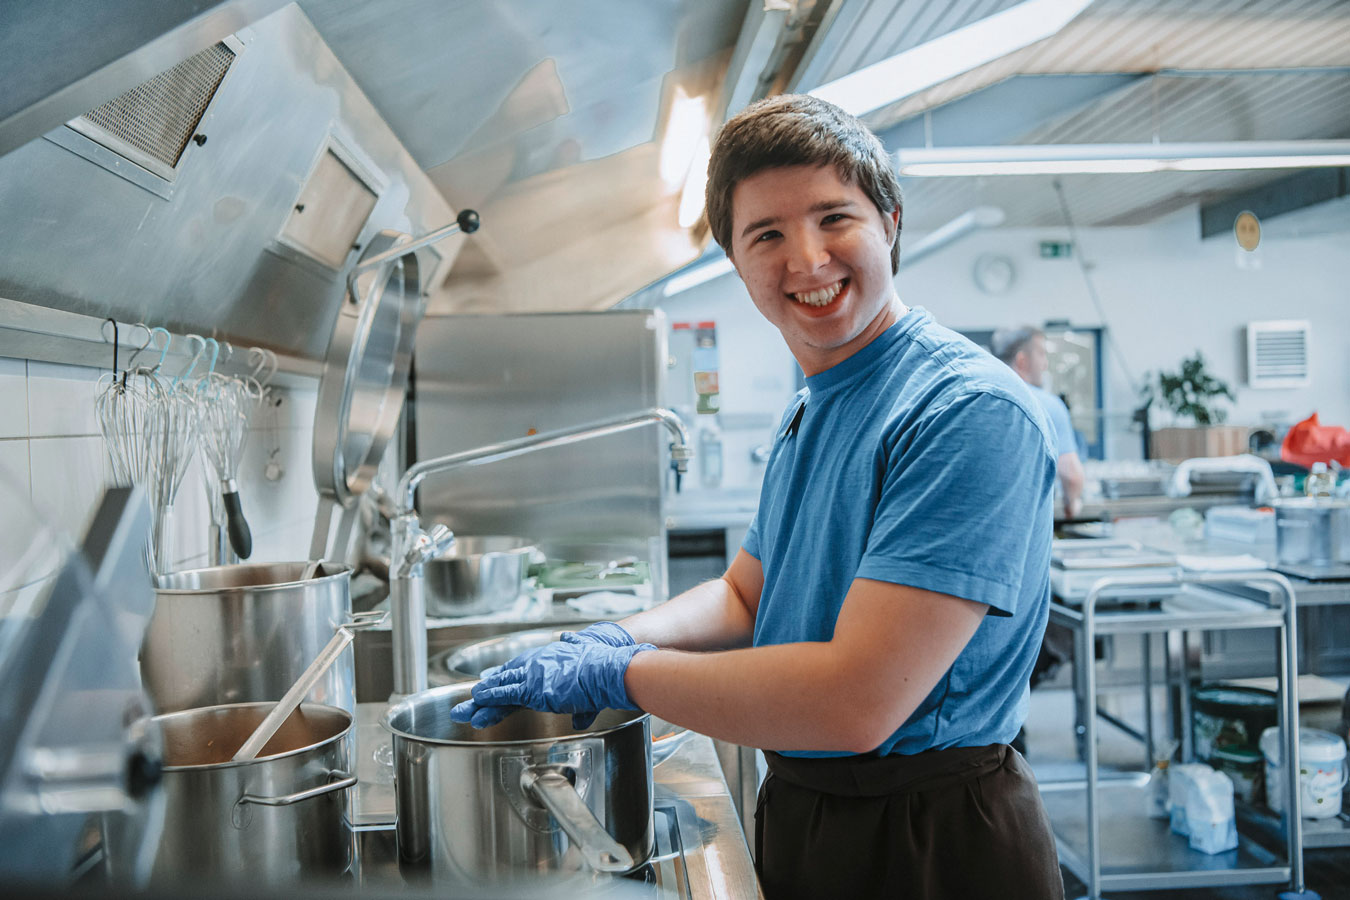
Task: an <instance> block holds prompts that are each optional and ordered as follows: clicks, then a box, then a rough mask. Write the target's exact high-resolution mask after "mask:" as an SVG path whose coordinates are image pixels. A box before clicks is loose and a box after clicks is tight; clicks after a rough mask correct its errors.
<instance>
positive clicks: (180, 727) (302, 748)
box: [151, 703, 356, 887]
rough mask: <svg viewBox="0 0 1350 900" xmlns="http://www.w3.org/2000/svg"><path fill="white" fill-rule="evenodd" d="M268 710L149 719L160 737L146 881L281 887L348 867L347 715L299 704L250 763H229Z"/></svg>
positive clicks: (210, 710) (217, 709)
mask: <svg viewBox="0 0 1350 900" xmlns="http://www.w3.org/2000/svg"><path fill="white" fill-rule="evenodd" d="M272 706H273V704H271V703H239V704H231V705H224V706H212V707H207V708H205V709H190V710H184V711H180V712H175V713H169V714H167V715H161V716H157V717H155V719H154V721H155V722H156V723H157V724H158V725H159V726H160V727H161V728H162V730H163V734H164V779H163V788H164V800H165V813H164V831H163V834H162V836H161V837H160V841H159V846H158V849H157V851H156V853H155V862H154V868H153V870H152V873H151V880H152V882H156V883H159V884H161V885H168V884H173V883H180V884H184V885H187V884H189V883H190V884H191V885H194V886H196V887H200V885H201V884H203V883H206V882H209V881H235V882H247V883H249V884H290V883H293V882H296V881H299V880H301V879H305V880H312V879H314V878H316V877H318V878H322V877H330V878H331V877H337V876H340V875H341V874H342V873H343V872H344V871H345V870H346V869H347V867H348V866H349V865H350V863H351V858H352V843H353V842H352V833H351V826H350V825H349V824H348V820H347V815H346V811H347V794H346V789H347V788H349V787H351V786H352V785H354V784H356V778H355V777H353V776H351V775H349V774H347V773H348V772H349V771H351V769H350V764H349V754H350V752H351V750H350V746H349V740H350V734H351V727H352V717H351V714H350V713H348V712H347V711H346V710H341V709H337V708H336V707H332V706H320V705H318V704H311V703H306V704H304V705H302V706H301V707H300V708H299V709H298V710H297V711H296V712H295V713H293V714H292V715H291V716H290V717H289V718H288V719H287V720H286V722H285V723H284V724H283V725H282V726H281V729H280V730H279V731H278V732H277V733H276V734H275V735H273V737H272V739H271V740H269V741H268V742H267V744H266V745H265V746H264V747H263V749H262V752H261V753H260V754H259V755H258V757H257V758H256V759H252V760H248V761H243V762H232V761H231V760H230V757H231V756H233V755H234V752H235V751H236V750H238V749H239V747H240V745H241V744H243V742H244V739H245V738H247V737H248V736H249V735H250V734H252V733H253V729H254V728H256V727H257V726H258V723H259V722H261V721H262V719H263V717H264V716H265V715H267V712H268V710H270V709H271V708H272Z"/></svg>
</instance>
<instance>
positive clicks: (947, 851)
mask: <svg viewBox="0 0 1350 900" xmlns="http://www.w3.org/2000/svg"><path fill="white" fill-rule="evenodd" d="M765 756H766V757H767V758H768V762H769V774H768V776H767V777H766V778H765V779H764V784H763V785H762V786H761V787H760V791H759V805H758V807H757V809H756V810H755V868H756V869H757V870H758V872H759V877H760V883H761V884H762V885H763V888H764V895H765V897H766V898H767V900H795V898H802V900H820V898H828V897H848V898H867V897H885V898H899V900H981V898H986V897H988V898H991V900H992V898H997V900H1062V898H1063V897H1064V884H1063V881H1062V880H1061V878H1060V873H1059V860H1058V856H1057V854H1056V852H1055V839H1054V836H1053V834H1052V833H1051V831H1050V820H1049V818H1048V817H1047V816H1046V813H1045V807H1044V806H1043V805H1042V804H1041V797H1040V793H1039V791H1038V790H1037V788H1036V780H1035V778H1034V777H1033V776H1032V774H1031V767H1030V766H1028V765H1027V763H1026V760H1024V759H1023V758H1022V757H1021V755H1020V754H1018V753H1017V751H1015V750H1013V749H1012V748H1011V747H1009V746H1007V745H1006V744H993V745H991V746H988V747H953V748H950V749H947V750H933V751H929V752H927V753H920V754H916V755H914V756H887V757H866V756H853V757H840V758H831V759H801V758H797V757H788V756H780V755H778V754H776V753H766V754H765Z"/></svg>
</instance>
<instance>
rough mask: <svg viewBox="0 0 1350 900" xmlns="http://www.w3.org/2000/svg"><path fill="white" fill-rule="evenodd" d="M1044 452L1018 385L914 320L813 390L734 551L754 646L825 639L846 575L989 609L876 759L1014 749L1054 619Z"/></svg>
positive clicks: (794, 411)
mask: <svg viewBox="0 0 1350 900" xmlns="http://www.w3.org/2000/svg"><path fill="white" fill-rule="evenodd" d="M1052 440H1053V435H1052V433H1051V431H1050V426H1049V423H1048V422H1047V421H1046V420H1045V415H1044V413H1043V412H1042V411H1041V410H1040V408H1039V407H1038V406H1037V405H1036V402H1035V401H1034V400H1032V399H1031V395H1030V393H1029V392H1028V391H1027V388H1026V385H1025V384H1023V383H1022V381H1021V379H1019V378H1018V377H1017V376H1016V375H1015V374H1014V373H1013V371H1012V370H1011V369H1009V368H1008V367H1007V366H1005V365H1004V364H1003V363H1001V362H999V361H998V360H996V359H994V358H993V357H992V356H990V355H988V354H987V353H985V352H984V351H983V350H981V349H979V348H978V347H976V346H975V345H974V344H972V343H971V342H970V341H968V340H966V339H965V338H963V337H961V336H960V335H958V334H956V333H955V332H953V331H950V330H948V329H946V328H943V327H942V326H940V325H938V324H937V323H935V322H934V321H933V318H932V316H930V315H929V314H928V313H927V312H925V311H924V310H922V309H918V308H916V309H912V310H910V311H909V312H908V313H907V314H906V315H905V316H904V317H903V318H901V319H900V321H898V322H896V323H895V324H894V325H893V326H891V327H890V328H889V329H887V330H886V331H885V332H884V333H883V334H881V335H880V336H878V337H877V338H876V340H874V341H872V343H870V344H868V345H867V346H866V347H864V348H863V349H861V350H859V351H858V352H857V353H855V354H854V355H853V356H851V357H849V358H848V359H846V360H844V361H843V362H841V363H839V364H838V365H836V366H834V367H832V368H830V369H827V370H825V371H824V372H820V373H819V374H816V375H812V376H810V377H809V378H807V379H806V388H805V389H803V390H802V392H801V393H800V394H798V395H797V398H796V399H795V400H794V401H793V403H792V404H791V405H790V406H789V407H788V410H787V413H786V414H785V415H784V417H783V421H782V424H781V425H780V427H779V430H778V437H777V440H776V441H775V442H774V447H773V452H772V454H771V455H770V457H769V462H768V467H767V469H766V471H765V474H764V486H763V488H762V489H761V491H760V503H759V510H758V512H757V513H756V514H755V519H754V521H753V522H752V523H751V525H750V529H749V531H748V532H747V533H746V536H745V541H744V545H743V546H744V548H745V551H746V552H747V553H749V554H750V555H751V556H753V557H755V558H756V559H758V560H759V561H760V563H761V565H762V567H763V570H764V589H763V591H762V592H761V594H760V600H759V611H758V614H757V615H756V617H755V635H754V643H755V646H757V647H758V646H764V645H771V644H786V643H794V642H798V641H828V640H830V639H831V637H833V635H834V624H835V620H836V619H837V617H838V615H839V610H840V607H841V606H842V605H843V601H844V595H845V594H846V593H848V589H849V587H850V585H851V584H852V583H853V580H854V579H855V578H869V579H873V580H877V581H889V582H892V583H895V584H905V585H910V586H913V587H918V588H924V589H926V590H930V591H940V592H942V593H944V594H951V595H954V596H957V597H963V598H966V599H968V600H974V601H978V602H980V603H985V604H988V606H989V613H990V614H989V615H986V616H985V617H984V619H983V621H982V622H981V624H980V626H979V628H978V629H977V630H976V632H975V635H974V637H972V638H971V640H970V643H969V644H967V645H966V647H965V649H963V650H962V651H961V653H960V655H958V656H957V658H956V661H955V662H954V663H953V664H952V667H951V668H950V669H949V670H948V671H947V673H946V674H945V675H944V676H943V677H942V680H941V681H939V682H938V684H937V686H936V687H935V688H934V689H933V691H932V692H931V693H930V694H929V695H928V696H927V697H926V698H925V699H924V701H923V702H922V703H921V704H920V705H919V708H918V709H917V710H915V712H914V714H913V715H912V716H910V718H909V720H908V721H906V722H905V723H904V725H902V726H901V727H900V728H899V729H898V730H897V731H896V732H895V733H894V734H893V735H891V737H890V738H888V739H887V740H886V741H885V742H884V743H883V744H882V745H881V746H880V747H878V748H877V749H876V750H875V751H874V753H875V754H878V755H887V754H915V753H921V752H923V751H925V750H931V749H941V748H945V747H970V746H983V745H987V744H993V743H1006V742H1008V741H1011V740H1012V739H1013V737H1015V736H1016V734H1017V729H1018V728H1020V727H1021V724H1022V721H1023V720H1024V719H1025V718H1026V706H1027V698H1028V695H1029V690H1028V679H1029V678H1030V675H1031V667H1032V664H1033V663H1034V662H1035V660H1036V654H1037V652H1038V651H1039V649H1040V644H1041V635H1042V634H1043V633H1044V631H1045V623H1046V618H1047V617H1048V615H1049V604H1050V537H1051V527H1052V509H1051V502H1052V496H1053V495H1052V490H1053V485H1054V478H1055V456H1054V455H1053V450H1052ZM788 755H790V756H848V755H850V754H847V753H841V752H832V751H808V752H791V753H789V754H788Z"/></svg>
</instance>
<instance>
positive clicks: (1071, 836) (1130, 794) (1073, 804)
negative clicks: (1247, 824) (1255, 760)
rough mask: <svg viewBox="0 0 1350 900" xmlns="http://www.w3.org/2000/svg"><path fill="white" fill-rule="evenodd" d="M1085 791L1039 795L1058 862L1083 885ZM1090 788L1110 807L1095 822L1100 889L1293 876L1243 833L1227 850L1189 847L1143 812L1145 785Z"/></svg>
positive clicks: (1270, 880) (1263, 880)
mask: <svg viewBox="0 0 1350 900" xmlns="http://www.w3.org/2000/svg"><path fill="white" fill-rule="evenodd" d="M1085 790H1086V788H1083V789H1078V790H1057V791H1053V792H1047V793H1045V794H1043V795H1042V799H1043V800H1044V802H1045V808H1046V811H1047V812H1048V813H1049V814H1050V819H1051V821H1052V822H1053V823H1054V826H1055V838H1056V843H1057V844H1058V847H1059V860H1060V862H1061V863H1063V864H1064V865H1065V866H1067V867H1068V869H1069V871H1071V872H1073V873H1074V875H1075V876H1077V877H1078V878H1079V879H1080V880H1082V881H1083V882H1087V880H1088V874H1089V861H1088V850H1087V814H1086V802H1085V800H1086V798H1085V796H1084V794H1085ZM1097 793H1098V798H1099V802H1101V804H1102V805H1103V806H1104V807H1105V808H1107V809H1109V810H1110V811H1111V814H1110V815H1109V816H1107V817H1106V818H1104V819H1102V822H1101V845H1102V846H1103V847H1105V848H1108V849H1107V852H1106V853H1104V854H1103V858H1102V863H1101V879H1100V882H1099V885H1100V888H1101V889H1102V890H1121V891H1127V890H1133V891H1146V890H1156V889H1160V888H1169V889H1172V888H1183V887H1219V886H1228V885H1239V884H1283V883H1287V882H1289V881H1290V880H1291V878H1292V872H1291V870H1290V867H1289V865H1288V864H1287V863H1285V862H1283V861H1281V860H1280V859H1278V858H1277V857H1276V856H1275V855H1274V854H1272V853H1271V852H1270V851H1269V850H1267V849H1266V848H1265V847H1264V846H1262V845H1261V844H1260V843H1258V842H1257V841H1255V840H1252V839H1251V838H1250V837H1248V836H1247V835H1246V834H1244V833H1242V832H1239V834H1238V846H1237V848H1236V849H1234V850H1228V851H1226V852H1224V853H1216V854H1208V853H1201V852H1200V851H1199V850H1192V849H1191V847H1190V845H1189V843H1188V842H1187V840H1186V838H1185V837H1183V836H1181V835H1179V834H1175V833H1174V832H1173V831H1172V830H1171V828H1170V826H1169V824H1168V822H1167V820H1166V819H1152V818H1148V817H1147V816H1146V815H1145V814H1144V809H1145V806H1146V803H1147V800H1148V787H1147V785H1145V786H1143V787H1140V786H1138V785H1134V784H1121V783H1118V782H1114V783H1112V782H1102V783H1101V784H1099V785H1098V788H1097Z"/></svg>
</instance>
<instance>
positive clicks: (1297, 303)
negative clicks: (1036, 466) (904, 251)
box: [661, 208, 1350, 487]
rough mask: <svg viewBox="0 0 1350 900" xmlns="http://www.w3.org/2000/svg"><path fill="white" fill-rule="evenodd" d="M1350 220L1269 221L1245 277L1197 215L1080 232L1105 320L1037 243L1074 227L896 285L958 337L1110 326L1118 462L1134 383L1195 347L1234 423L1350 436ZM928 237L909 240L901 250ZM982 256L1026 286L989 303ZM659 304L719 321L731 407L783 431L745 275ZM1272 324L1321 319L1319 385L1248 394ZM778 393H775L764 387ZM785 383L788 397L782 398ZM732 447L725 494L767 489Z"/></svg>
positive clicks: (1316, 327)
mask: <svg viewBox="0 0 1350 900" xmlns="http://www.w3.org/2000/svg"><path fill="white" fill-rule="evenodd" d="M1346 218H1347V221H1346V222H1345V223H1344V225H1345V227H1342V228H1340V229H1339V230H1337V231H1335V232H1334V233H1321V234H1311V235H1309V234H1303V235H1288V234H1287V233H1288V232H1290V231H1293V229H1281V228H1279V227H1277V226H1278V225H1279V221H1280V220H1278V219H1275V220H1271V222H1268V223H1266V225H1267V227H1266V234H1265V237H1264V238H1263V241H1262V244H1261V247H1260V248H1259V250H1258V251H1257V253H1256V254H1254V255H1248V256H1246V257H1245V260H1244V261H1245V262H1246V263H1248V265H1247V266H1243V265H1240V264H1239V256H1238V254H1239V252H1240V251H1238V249H1237V248H1236V245H1235V244H1234V242H1233V240H1232V238H1231V237H1230V236H1228V235H1222V236H1216V237H1213V238H1210V239H1208V240H1204V241H1202V240H1201V239H1200V236H1199V215H1198V212H1197V211H1196V210H1195V209H1194V208H1191V209H1188V210H1184V211H1182V212H1179V213H1177V214H1175V215H1172V216H1170V217H1168V218H1166V219H1164V220H1162V221H1160V222H1158V223H1155V224H1151V225H1148V226H1140V227H1129V228H1093V229H1080V230H1079V232H1078V238H1079V244H1078V246H1075V247H1074V253H1075V254H1076V255H1077V256H1078V257H1079V258H1081V259H1082V260H1083V261H1085V262H1086V263H1087V266H1088V269H1089V274H1090V276H1091V278H1092V282H1093V284H1094V286H1095V288H1096V291H1097V296H1098V298H1099V300H1100V302H1101V308H1102V313H1104V315H1103V314H1099V313H1098V312H1097V309H1096V308H1095V307H1094V305H1093V304H1092V302H1091V300H1090V299H1089V295H1088V291H1087V287H1086V285H1085V282H1084V278H1083V273H1082V271H1081V269H1080V267H1079V265H1078V263H1077V261H1076V260H1075V259H1072V258H1071V259H1051V260H1042V259H1040V257H1039V242H1040V241H1041V240H1067V239H1068V233H1067V231H1066V230H1065V229H1054V228H1046V229H1040V228H1037V229H995V230H990V231H983V232H977V233H975V234H972V235H969V236H967V237H966V238H964V239H962V240H960V241H958V242H956V243H954V244H952V245H951V246H949V247H947V248H945V249H943V250H940V251H938V252H937V253H935V254H933V255H932V256H930V257H927V258H926V259H923V260H922V261H920V262H918V263H916V264H915V265H914V266H913V267H907V268H905V269H902V270H901V272H900V274H899V276H898V277H897V278H896V285H897V290H898V291H899V293H900V298H901V299H902V300H903V301H904V302H905V303H907V304H909V305H911V306H923V307H925V308H927V309H928V310H929V311H930V312H932V313H933V315H934V316H935V317H936V319H937V320H938V321H939V322H940V323H942V324H944V325H947V326H948V327H951V328H955V329H957V330H972V329H984V328H998V327H1003V326H1016V325H1021V324H1027V323H1030V324H1036V325H1040V324H1043V323H1044V322H1045V321H1047V320H1067V321H1069V322H1070V323H1072V324H1073V325H1077V326H1081V327H1089V326H1105V327H1106V329H1107V331H1108V334H1109V336H1110V340H1108V342H1107V346H1106V347H1105V348H1104V359H1103V367H1104V379H1105V406H1106V408H1107V410H1108V413H1110V412H1112V411H1115V412H1118V413H1119V414H1120V415H1119V416H1118V417H1112V418H1108V423H1110V422H1116V423H1122V424H1117V425H1116V427H1115V433H1114V434H1109V435H1108V441H1107V452H1108V455H1109V456H1110V457H1111V458H1137V457H1138V455H1139V440H1138V438H1137V436H1135V435H1133V434H1130V433H1129V432H1127V431H1125V430H1124V428H1125V426H1124V425H1123V419H1124V417H1125V416H1126V414H1127V413H1128V410H1130V409H1131V408H1133V406H1135V405H1136V394H1135V389H1134V387H1133V386H1132V384H1131V381H1133V382H1135V383H1138V382H1139V381H1141V380H1142V379H1143V378H1144V376H1145V374H1146V373H1148V372H1150V371H1152V372H1156V371H1157V370H1158V369H1160V368H1165V369H1171V370H1175V369H1176V368H1178V364H1179V363H1180V361H1181V359H1182V358H1183V357H1186V356H1189V355H1191V354H1193V353H1194V352H1195V351H1196V350H1197V349H1198V350H1200V351H1201V352H1203V353H1204V356H1205V358H1206V359H1207V360H1208V362H1209V364H1210V368H1211V371H1212V372H1213V373H1214V374H1215V375H1216V376H1218V377H1219V378H1222V379H1223V380H1225V381H1227V382H1228V383H1229V385H1230V387H1232V388H1233V390H1234V393H1235V394H1236V396H1237V402H1236V403H1235V404H1233V405H1232V406H1231V408H1230V410H1229V417H1228V421H1229V422H1231V423H1233V424H1247V425H1255V424H1260V423H1261V422H1263V421H1264V420H1267V419H1271V420H1283V421H1285V422H1293V421H1297V420H1298V419H1301V418H1304V417H1305V416H1307V415H1308V414H1309V413H1311V412H1313V411H1314V410H1316V411H1317V412H1319V413H1320V415H1321V419H1322V421H1323V422H1324V423H1326V424H1340V425H1345V426H1347V427H1350V354H1347V353H1346V350H1347V349H1350V216H1348V217H1346ZM1282 230H1283V231H1284V232H1285V233H1286V234H1285V235H1282V233H1281V232H1282ZM920 237H922V235H917V234H915V235H910V234H905V235H904V237H903V242H904V243H903V244H902V248H903V246H905V245H913V244H914V243H915V242H917V240H918V239H919V238H920ZM983 253H997V254H1000V255H1004V256H1007V257H1009V258H1010V259H1012V261H1013V263H1014V265H1015V266H1016V269H1017V275H1016V279H1015V281H1014V283H1013V286H1012V287H1011V289H1010V290H1008V291H1007V292H1006V293H1004V294H1001V295H998V296H990V295H988V294H985V293H982V292H981V291H980V290H979V288H977V287H976V285H975V283H974V280H973V278H972V276H971V271H972V268H973V266H974V262H975V259H976V258H977V257H978V256H980V255H981V254H983ZM1253 257H1254V258H1253ZM1251 263H1255V264H1256V267H1255V268H1253V267H1251V266H1250V264H1251ZM661 306H662V308H663V309H664V310H665V311H666V313H667V316H668V317H669V318H670V320H671V321H681V320H685V321H688V320H697V319H713V320H715V321H716V322H717V325H718V348H719V351H720V353H721V365H722V370H721V389H722V397H723V408H724V409H726V410H728V411H733V410H734V411H736V412H746V411H764V412H771V413H772V414H773V415H774V416H775V420H776V417H777V414H778V413H779V412H781V411H782V408H783V405H784V403H785V402H786V400H787V399H788V398H790V397H791V394H792V390H791V387H792V379H793V374H792V373H793V371H794V366H795V363H794V362H793V360H792V357H791V356H790V354H788V352H787V349H786V347H785V346H784V345H783V342H782V338H781V337H779V336H778V333H777V331H776V330H775V329H773V327H772V326H770V325H768V324H767V323H766V322H764V320H763V319H762V318H760V316H759V314H758V312H757V311H756V310H755V308H754V306H753V304H752V303H751V302H750V300H749V298H748V296H747V295H746V293H745V288H744V287H743V285H742V284H741V282H740V280H739V279H738V278H737V277H736V276H735V275H734V274H732V275H728V276H724V277H722V278H719V279H716V280H714V281H711V282H708V283H707V284H704V285H701V286H699V287H697V288H694V289H692V290H690V291H687V292H685V293H683V294H679V295H677V296H675V297H673V298H670V299H668V300H666V301H665V302H663V303H662V304H661ZM1265 319H1308V320H1310V321H1311V322H1312V327H1313V342H1312V348H1311V353H1312V375H1313V378H1312V386H1311V387H1309V388H1306V389H1299V390H1254V389H1252V388H1248V387H1247V386H1246V383H1245V380H1246V368H1245V366H1246V361H1245V357H1246V343H1245V335H1244V332H1243V328H1244V326H1245V324H1246V323H1247V322H1249V321H1259V320H1265ZM1112 341H1113V342H1114V347H1113V346H1112ZM1116 348H1118V349H1119V353H1116V352H1115V350H1116ZM1122 363H1123V365H1122ZM1127 370H1128V372H1129V376H1128V377H1127V375H1126V371H1127ZM769 385H772V386H773V387H774V388H775V389H774V390H767V389H764V388H765V387H766V386H769ZM780 386H781V387H783V388H784V389H783V390H777V389H776V388H778V387H780ZM1156 424H1165V423H1156ZM731 441H732V438H731V436H730V435H728V445H727V455H728V465H727V478H726V483H727V485H728V486H729V487H737V486H740V485H742V484H745V483H753V484H758V479H759V477H760V475H762V473H760V472H758V470H757V469H755V468H753V467H749V466H742V467H739V468H737V469H736V470H735V472H734V473H733V467H732V463H733V462H735V461H736V460H735V457H736V456H737V455H738V454H739V453H740V451H741V450H742V448H741V447H740V446H739V445H737V446H733V444H732V442H731ZM746 452H747V453H748V449H747V450H746ZM737 465H738V466H739V463H737ZM733 474H734V475H735V477H732V476H733Z"/></svg>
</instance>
